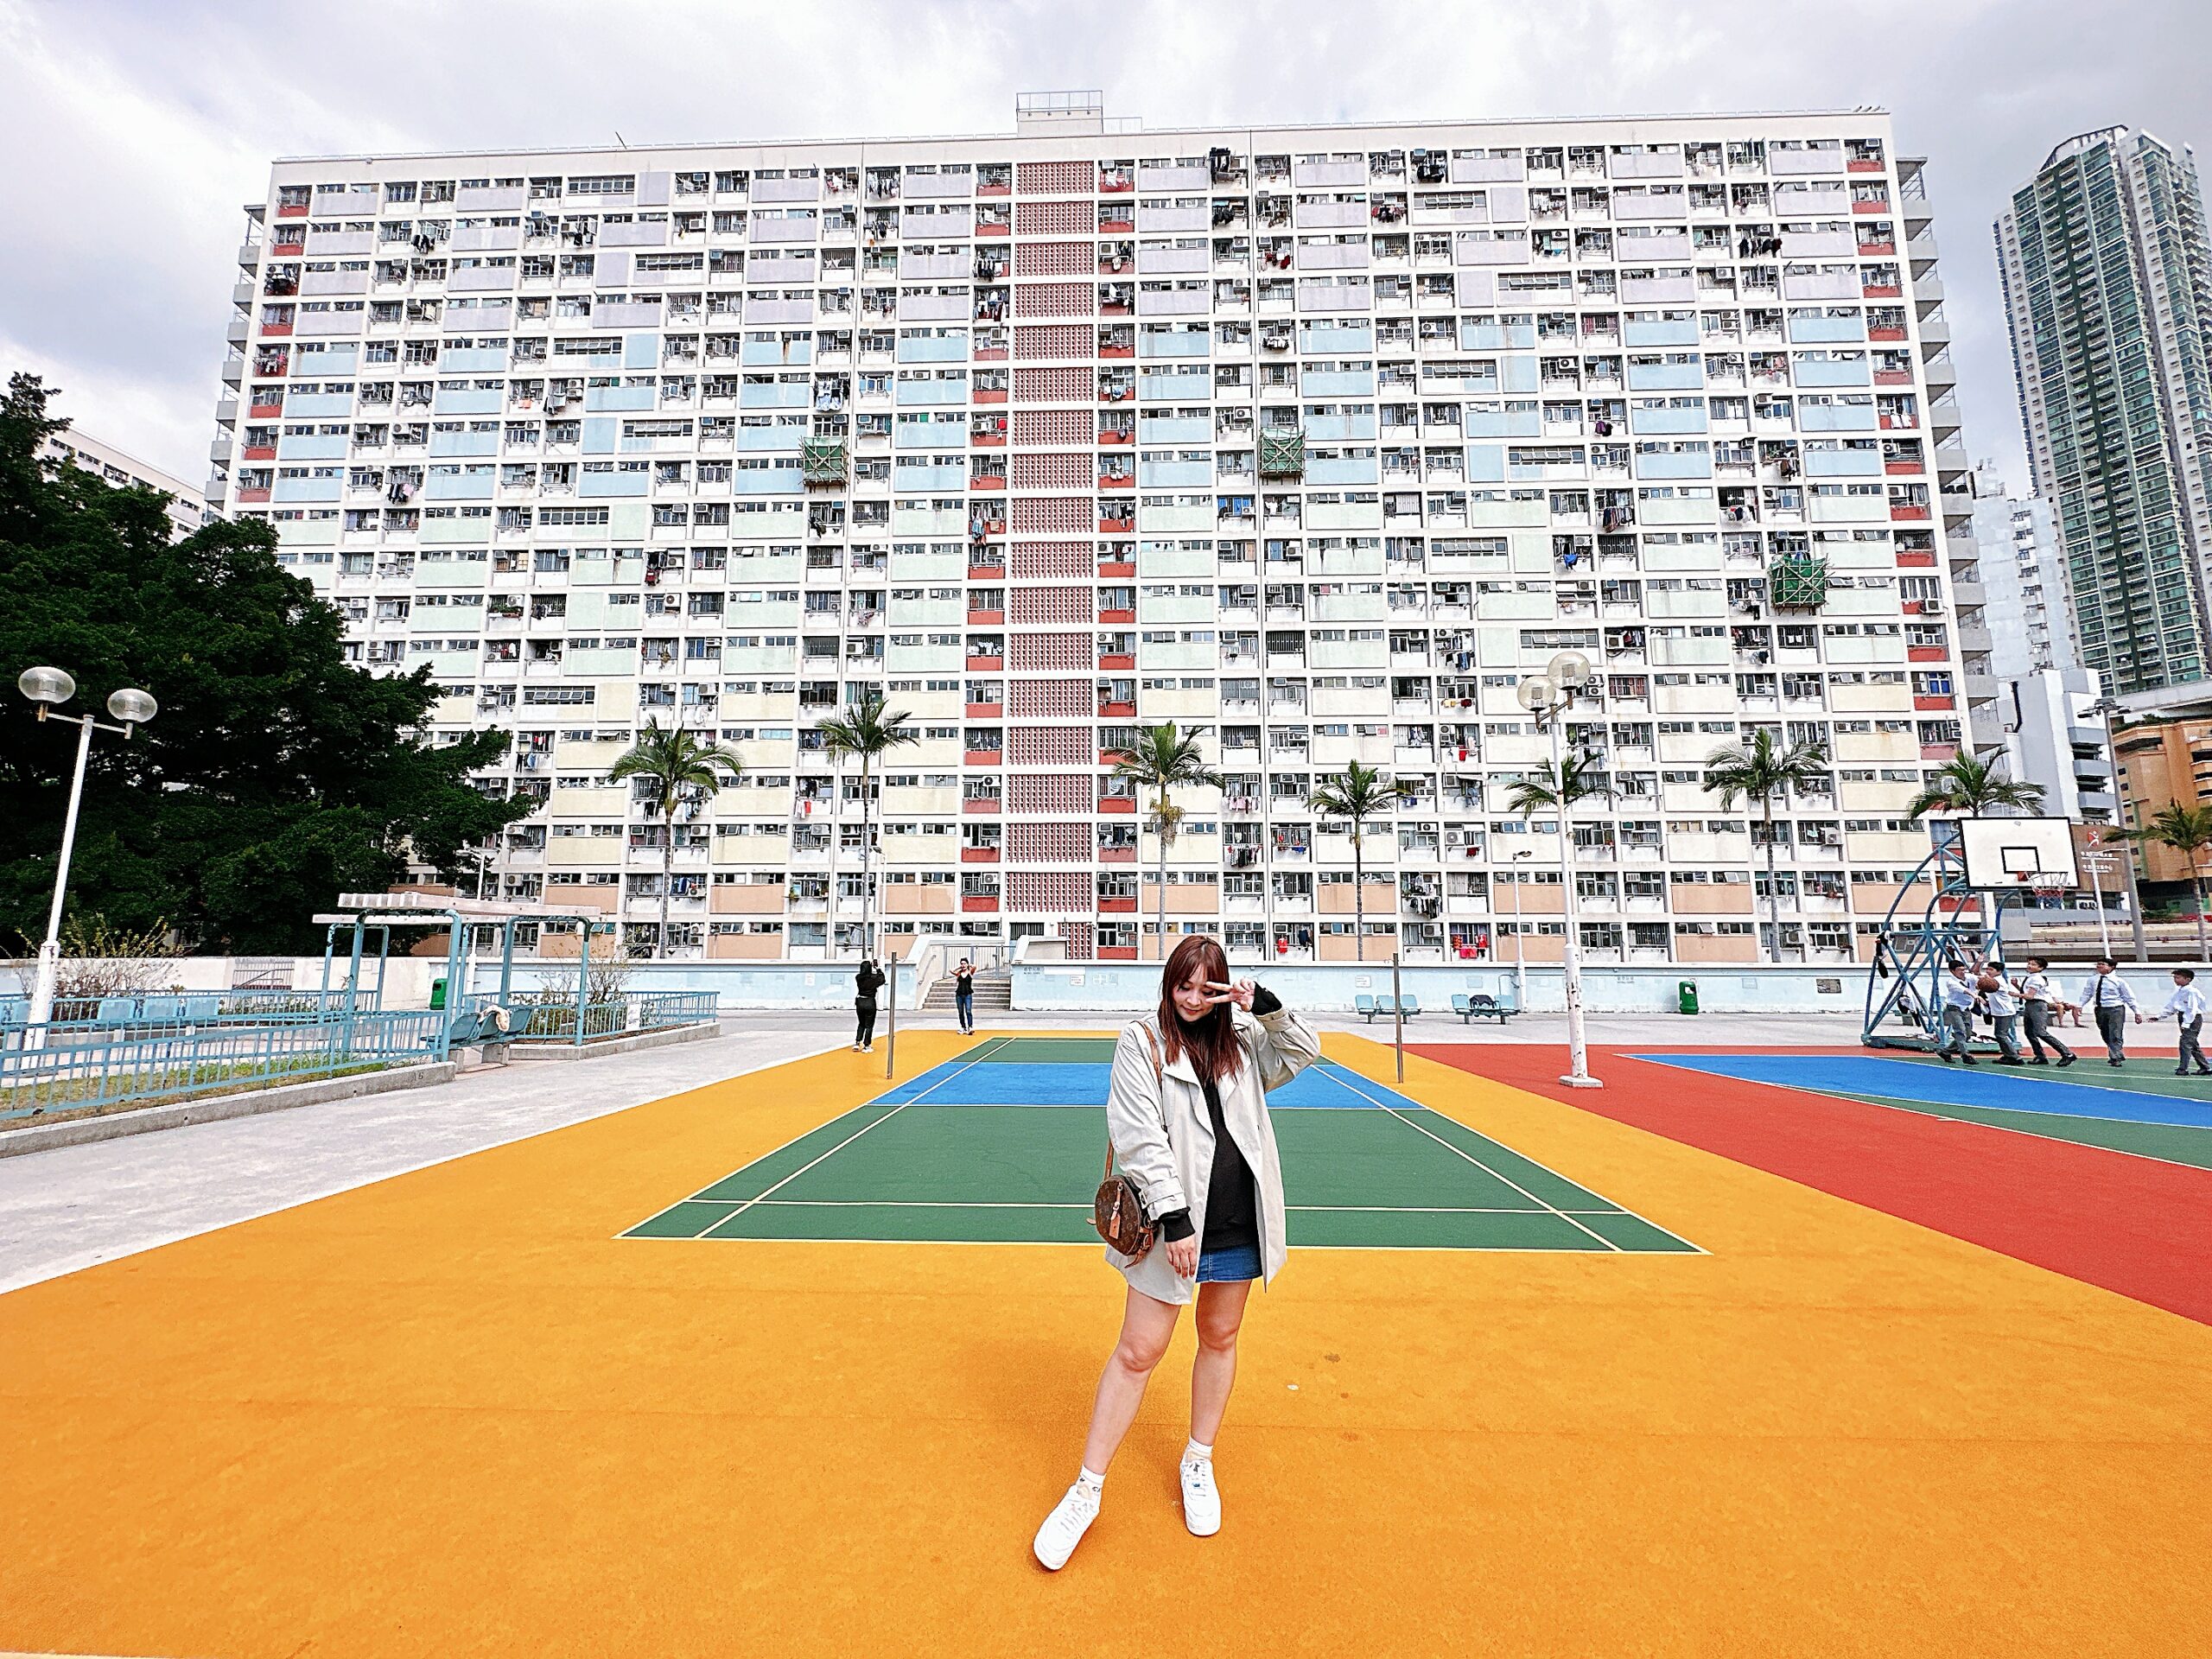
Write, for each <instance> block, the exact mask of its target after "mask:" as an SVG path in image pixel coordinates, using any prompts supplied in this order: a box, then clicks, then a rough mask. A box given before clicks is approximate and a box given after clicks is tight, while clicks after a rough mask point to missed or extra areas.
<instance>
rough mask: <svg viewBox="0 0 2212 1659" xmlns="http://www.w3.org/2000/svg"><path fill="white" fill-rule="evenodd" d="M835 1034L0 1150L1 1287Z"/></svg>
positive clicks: (785, 1029)
mask: <svg viewBox="0 0 2212 1659" xmlns="http://www.w3.org/2000/svg"><path fill="white" fill-rule="evenodd" d="M847 1034H848V1036H849V1033H847ZM836 1046H838V1045H837V1043H836V1040H834V1039H833V1038H832V1035H831V1033H829V1030H828V1029H827V1028H826V1027H824V1028H823V1029H819V1030H814V1029H804V1028H801V1029H792V1028H791V1027H790V1026H789V1025H788V1024H786V1023H785V1022H778V1023H777V1024H775V1025H773V1026H769V1027H759V1028H754V1027H747V1028H743V1029H736V1030H726V1031H725V1033H724V1034H723V1036H722V1037H721V1038H720V1039H717V1040H715V1041H710V1042H701V1043H679V1044H677V1045H676V1046H672V1047H668V1048H657V1049H647V1050H645V1051H644V1052H639V1053H635V1054H624V1055H610V1056H608V1057H607V1058H602V1059H594V1060H577V1061H569V1062H561V1061H518V1062H517V1063H516V1064H515V1065H511V1066H506V1067H503V1068H493V1069H492V1070H489V1071H470V1072H466V1073H463V1074H462V1075H461V1077H456V1078H455V1079H454V1081H453V1082H451V1083H448V1084H442V1085H440V1086H438V1087H436V1088H432V1089H403V1090H396V1091H395V1092H393V1093H391V1094H388V1095H371V1096H365V1097H364V1098H361V1099H359V1100H339V1101H328V1102H325V1103H322V1104H321V1105H317V1106H301V1107H296V1108H295V1109H291V1110H289V1111H282V1112H270V1113H267V1114H265V1115H264V1116H258V1117H240V1118H232V1119H230V1120H228V1121H226V1122H219V1123H195V1124H193V1125H191V1126H189V1127H188V1128H178V1129H162V1130H158V1131H156V1132H155V1133H153V1134H149V1135H127V1136H124V1138H123V1139H121V1140H117V1141H96V1142H94V1143H93V1144H92V1145H90V1146H82V1147H59V1148H57V1149H55V1150H54V1151H51V1152H38V1153H32V1154H29V1155H28V1156H25V1157H21V1158H8V1159H0V1292H5V1291H10V1290H15V1289H17V1288H19V1287H22V1286H24V1285H29V1284H35V1283H37V1282H38V1281H41V1280H42V1279H52V1278H55V1277H57V1276H59V1275H60V1274H65V1273H73V1272H75V1271H76V1270H77V1269H78V1268H88V1267H91V1266H92V1264H93V1263H95V1262H106V1261H111V1260H112V1259H113V1258H115V1257H117V1256H120V1255H132V1254H134V1253H136V1252H137V1251H139V1250H145V1249H153V1248H154V1247H155V1246H156V1245H158V1244H167V1243H172V1242H174V1241H175V1240H177V1239H180V1238H189V1237H191V1236H193V1235H194V1234H195V1233H205V1232H212V1231H213V1230H215V1229H216V1228H219V1227H228V1226H231V1225H232V1224H235V1223H238V1222H241V1221H248V1220H251V1219H252V1218H253V1217H256V1216H265V1215H268V1214H269V1213H270V1212H271V1211H277V1210H285V1209H289V1208H290V1207H291V1206H292V1205H298V1204H305V1203H308V1201H310V1200H311V1199H315V1198H327V1197H329V1196H330V1195H331V1194H332V1193H334V1192H346V1191H349V1190H350V1189H352V1188H353V1187H357V1186H365V1185H369V1184H370V1183H371V1182H372V1181H381V1180H385V1179H389V1178H390V1177H391V1176H394V1175H400V1174H404V1173H406V1172H407V1171H409V1170H410V1169H421V1168H423V1167H424V1166H428V1165H430V1164H439V1163H443V1162H445V1161H446V1160H448V1159H451V1158H461V1157H465V1156H467V1154H470V1153H472V1152H481V1151H483V1150H484V1149H485V1148H486V1147H498V1146H504V1145H505V1144H506V1143H507V1142H509V1141H520V1140H524V1139H525V1138H527V1137H528V1136H531V1135H542V1134H543V1133H544V1132H545V1131H546V1130H548V1129H557V1128H563V1127H565V1126H566V1125H568V1124H570V1123H581V1122H583V1121H584V1120H586V1119H587V1118H594V1117H601V1116H606V1115H607V1113H609V1112H619V1111H624V1110H626V1109H628V1108H630V1107H632V1106H638V1105H642V1104H643V1103H645V1102H646V1101H649V1100H659V1099H661V1098H663V1097H664V1096H668V1095H674V1094H680V1093H682V1092H683V1091H684V1090H688V1089H696V1088H698V1087H700V1086H701V1085H702V1084H709V1083H718V1082H720V1081H721V1080H722V1079H723V1078H726V1077H734V1076H736V1075H737V1074H738V1073H740V1072H742V1071H753V1070H756V1069H758V1068H759V1067H761V1066H766V1065H777V1064H779V1063H780V1062H782V1061H785V1060H790V1059H796V1058H799V1057H800V1056H802V1055H806V1054H816V1053H820V1052H823V1050H825V1049H829V1048H833V1047H836Z"/></svg>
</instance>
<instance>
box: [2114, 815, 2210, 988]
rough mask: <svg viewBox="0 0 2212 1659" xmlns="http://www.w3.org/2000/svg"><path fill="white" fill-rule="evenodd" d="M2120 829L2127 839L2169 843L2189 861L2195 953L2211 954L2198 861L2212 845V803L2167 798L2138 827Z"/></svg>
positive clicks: (2162, 843) (2201, 876) (2165, 845)
mask: <svg viewBox="0 0 2212 1659" xmlns="http://www.w3.org/2000/svg"><path fill="white" fill-rule="evenodd" d="M2120 834H2121V835H2122V836H2125V837H2126V839H2127V840H2129V841H2145V842H2155V843H2156V844H2157V845H2158V846H2160V847H2171V849H2173V850H2174V851H2176V852H2177V853H2179V854H2180V855H2182V856H2183V857H2184V858H2186V859H2187V860H2188V861H2189V880H2190V886H2191V887H2195V888H2196V953H2197V955H2198V956H2199V957H2204V956H2208V955H2212V946H2208V945H2207V944H2206V943H2205V938H2204V871H2203V868H2202V865H2201V864H2200V863H2199V860H2200V859H2201V858H2202V855H2203V852H2204V849H2206V848H2207V847H2212V806H2183V804H2181V803H2180V802H2179V801H2174V800H2170V801H2168V802H2167V803H2166V804H2164V806H2162V807H2160V808H2159V809H2158V810H2157V811H2156V812H2154V813H2152V815H2151V817H2150V819H2149V821H2148V822H2146V823H2144V824H2142V825H2141V826H2140V827H2139V828H2137V829H2123V830H2121V831H2120Z"/></svg>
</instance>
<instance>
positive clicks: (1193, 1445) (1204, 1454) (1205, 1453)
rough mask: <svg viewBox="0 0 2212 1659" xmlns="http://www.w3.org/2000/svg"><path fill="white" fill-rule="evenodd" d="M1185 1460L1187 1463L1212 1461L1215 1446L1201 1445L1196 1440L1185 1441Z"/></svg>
mask: <svg viewBox="0 0 2212 1659" xmlns="http://www.w3.org/2000/svg"><path fill="white" fill-rule="evenodd" d="M1183 1461H1184V1462H1185V1463H1211V1462H1212V1461H1213V1447H1211V1446H1200V1445H1199V1444H1198V1442H1197V1441H1196V1440H1186V1441H1185V1442H1184V1443H1183Z"/></svg>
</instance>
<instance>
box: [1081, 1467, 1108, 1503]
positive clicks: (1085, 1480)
mask: <svg viewBox="0 0 2212 1659" xmlns="http://www.w3.org/2000/svg"><path fill="white" fill-rule="evenodd" d="M1075 1484H1076V1489H1077V1491H1084V1492H1088V1493H1090V1496H1091V1497H1098V1496H1099V1495H1100V1494H1101V1493H1103V1492H1104V1491H1105V1490H1106V1477H1105V1476H1103V1475H1094V1474H1092V1473H1091V1472H1090V1467H1089V1466H1088V1465H1085V1466H1084V1467H1083V1468H1081V1469H1078V1470H1077V1471H1076V1477H1075Z"/></svg>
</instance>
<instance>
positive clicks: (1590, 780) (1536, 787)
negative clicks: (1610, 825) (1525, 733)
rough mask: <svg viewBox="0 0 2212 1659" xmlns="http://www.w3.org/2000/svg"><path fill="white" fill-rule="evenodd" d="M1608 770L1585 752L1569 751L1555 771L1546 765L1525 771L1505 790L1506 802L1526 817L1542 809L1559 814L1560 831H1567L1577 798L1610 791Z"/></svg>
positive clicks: (1588, 797) (1583, 799) (1562, 832)
mask: <svg viewBox="0 0 2212 1659" xmlns="http://www.w3.org/2000/svg"><path fill="white" fill-rule="evenodd" d="M1611 793H1612V791H1611V788H1610V787H1609V786H1608V785H1607V782H1606V779H1605V773H1604V772H1601V771H1599V768H1598V766H1597V763H1596V762H1595V761H1593V760H1591V758H1590V757H1589V755H1587V754H1586V753H1577V754H1570V755H1568V756H1567V758H1566V759H1565V760H1562V761H1561V762H1560V768H1559V771H1558V772H1556V773H1554V772H1553V771H1552V769H1551V767H1550V766H1545V767H1544V769H1543V770H1542V771H1541V772H1534V773H1530V772H1523V773H1522V775H1521V776H1520V777H1518V778H1516V779H1514V780H1513V782H1512V785H1510V787H1509V788H1508V789H1507V790H1506V791H1505V804H1506V805H1507V806H1509V807H1510V808H1511V809H1512V810H1514V811H1516V812H1517V813H1519V814H1520V815H1521V816H1522V817H1523V818H1528V817H1534V816H1535V814H1537V813H1539V812H1543V811H1554V812H1557V813H1558V814H1559V815H1560V834H1561V835H1565V834H1567V810H1568V809H1569V808H1571V807H1572V806H1573V804H1575V803H1576V802H1577V801H1586V800H1589V799H1592V798H1594V797H1596V796H1599V795H1610V794H1611Z"/></svg>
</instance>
